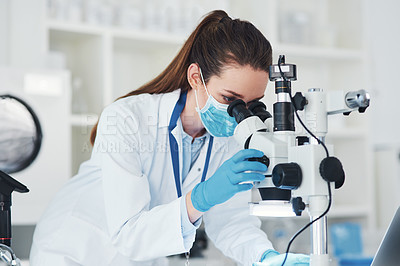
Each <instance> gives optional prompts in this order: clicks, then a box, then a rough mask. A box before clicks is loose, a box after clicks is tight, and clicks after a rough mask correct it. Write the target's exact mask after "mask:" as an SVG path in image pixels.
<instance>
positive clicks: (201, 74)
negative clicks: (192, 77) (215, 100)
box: [199, 67, 210, 97]
mask: <svg viewBox="0 0 400 266" xmlns="http://www.w3.org/2000/svg"><path fill="white" fill-rule="evenodd" d="M199 69H200V77H201V81H202V82H203V84H204V88H205V89H206V93H207V96H208V97H210V94H209V93H208V90H207V87H206V83H205V82H204V78H203V73H202V72H201V68H200V67H199Z"/></svg>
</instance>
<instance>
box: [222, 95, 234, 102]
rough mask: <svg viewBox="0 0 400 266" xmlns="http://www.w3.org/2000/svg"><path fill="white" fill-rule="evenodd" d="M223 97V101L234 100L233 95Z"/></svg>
mask: <svg viewBox="0 0 400 266" xmlns="http://www.w3.org/2000/svg"><path fill="white" fill-rule="evenodd" d="M222 97H223V98H224V100H225V101H227V102H233V101H234V100H235V98H234V97H227V96H222Z"/></svg>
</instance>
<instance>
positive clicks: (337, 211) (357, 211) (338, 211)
mask: <svg viewBox="0 0 400 266" xmlns="http://www.w3.org/2000/svg"><path fill="white" fill-rule="evenodd" d="M369 208H370V207H368V206H359V205H354V206H351V205H347V206H333V207H332V209H331V211H330V212H329V213H328V218H329V217H330V218H359V217H367V216H368V215H369V214H370V210H369Z"/></svg>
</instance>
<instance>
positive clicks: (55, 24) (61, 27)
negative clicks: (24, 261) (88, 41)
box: [46, 20, 106, 36]
mask: <svg viewBox="0 0 400 266" xmlns="http://www.w3.org/2000/svg"><path fill="white" fill-rule="evenodd" d="M46 24H47V28H48V29H49V30H53V31H62V32H71V33H81V34H87V35H99V36H100V35H102V34H104V32H105V31H106V30H105V28H103V27H99V26H93V25H89V24H83V23H71V22H63V21H57V20H47V23H46Z"/></svg>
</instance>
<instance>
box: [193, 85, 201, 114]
mask: <svg viewBox="0 0 400 266" xmlns="http://www.w3.org/2000/svg"><path fill="white" fill-rule="evenodd" d="M194 97H195V98H196V109H197V110H200V107H199V100H198V99H197V89H194Z"/></svg>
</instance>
